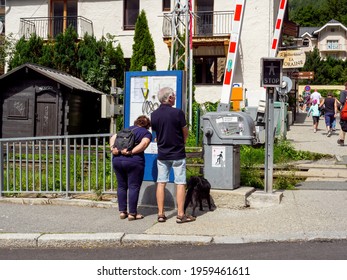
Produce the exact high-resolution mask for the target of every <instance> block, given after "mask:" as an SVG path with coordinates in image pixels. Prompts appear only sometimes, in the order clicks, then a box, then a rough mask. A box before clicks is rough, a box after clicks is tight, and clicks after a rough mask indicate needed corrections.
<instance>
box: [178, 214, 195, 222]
mask: <svg viewBox="0 0 347 280" xmlns="http://www.w3.org/2000/svg"><path fill="white" fill-rule="evenodd" d="M195 220H196V219H195V217H193V216H187V215H183V216H177V217H176V223H178V224H183V223H189V222H194V221H195Z"/></svg>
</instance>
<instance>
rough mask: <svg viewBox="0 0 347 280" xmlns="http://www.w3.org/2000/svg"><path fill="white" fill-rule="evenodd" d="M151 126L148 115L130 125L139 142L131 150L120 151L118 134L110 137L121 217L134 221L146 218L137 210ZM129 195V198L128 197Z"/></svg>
mask: <svg viewBox="0 0 347 280" xmlns="http://www.w3.org/2000/svg"><path fill="white" fill-rule="evenodd" d="M150 126H151V121H150V120H149V118H148V117H146V116H139V117H138V118H137V119H136V120H135V122H134V125H133V126H130V127H129V129H131V130H132V132H133V133H134V136H135V143H138V144H137V145H136V146H135V147H134V148H133V149H132V150H131V151H128V150H127V149H124V150H121V151H119V150H118V149H117V148H116V147H114V143H115V140H116V136H117V135H116V134H115V135H113V136H112V137H111V139H110V148H111V152H112V154H113V158H112V165H113V169H114V171H115V173H116V177H117V182H118V186H117V197H118V209H119V218H120V219H126V218H128V220H129V221H134V220H139V219H143V218H144V216H143V215H141V214H139V213H138V212H137V204H138V200H139V194H140V188H141V185H142V181H143V176H144V172H145V154H144V151H145V149H146V148H147V147H148V145H149V144H150V142H151V140H152V134H151V133H150V132H149V131H148V129H149V127H150ZM128 197H129V199H127V198H128ZM128 206H129V208H128ZM128 210H129V212H128Z"/></svg>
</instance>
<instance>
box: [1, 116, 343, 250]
mask: <svg viewBox="0 0 347 280" xmlns="http://www.w3.org/2000/svg"><path fill="white" fill-rule="evenodd" d="M304 116H305V115H304V114H299V115H298V118H297V123H295V124H294V125H292V126H291V129H290V130H289V131H288V134H287V138H288V139H289V140H290V141H292V142H293V144H294V146H295V147H296V149H300V150H308V151H314V152H319V153H324V154H330V155H333V156H338V157H340V158H341V159H343V157H344V156H345V155H346V154H347V146H346V147H341V146H338V145H337V143H336V140H337V133H335V134H333V135H332V136H331V137H330V138H328V137H326V135H325V133H326V132H325V130H324V123H323V121H322V120H321V123H320V125H319V128H320V130H319V131H318V132H317V133H313V129H312V126H311V124H310V122H311V120H310V119H307V118H304ZM338 128H339V125H338ZM339 163H340V167H341V160H336V159H335V158H334V157H332V158H331V159H330V160H328V161H326V160H323V161H320V162H319V163H317V164H320V165H323V166H324V165H327V166H328V165H331V164H333V165H334V164H339ZM342 167H343V166H342ZM305 183H306V182H303V183H302V186H303V187H300V186H299V187H298V190H286V191H284V192H283V198H282V201H281V203H277V204H264V205H259V204H255V205H252V204H251V206H250V207H248V208H239V209H231V208H226V207H225V208H224V207H220V208H217V209H216V210H215V211H212V212H207V211H206V212H199V211H198V217H197V220H196V221H195V222H193V223H186V224H176V222H175V213H176V212H175V211H174V210H173V209H168V210H167V215H168V217H169V219H168V221H167V222H166V223H157V221H156V208H154V207H142V208H141V209H140V210H141V213H143V214H144V215H145V218H144V219H143V220H138V221H132V222H129V221H127V220H120V219H119V218H118V211H117V205H116V204H115V203H111V202H95V201H83V200H73V199H71V200H66V199H52V200H50V199H45V198H43V199H20V198H16V199H14V198H11V199H5V198H0V205H1V206H0V207H1V212H0V247H74V246H84V247H98V246H119V245H125V244H131V245H134V244H137V243H141V244H144V243H145V244H147V243H148V244H150V243H153V244H160V243H190V244H210V243H219V244H223V243H249V242H267V241H294V240H300V241H307V240H315V239H319V240H331V239H346V238H347V215H346V213H347V203H346V201H347V191H345V187H346V181H340V182H336V181H334V180H332V177H327V179H326V180H321V181H319V182H313V186H314V187H313V188H311V189H305V188H304V186H305ZM311 183H312V182H311ZM306 184H307V183H306ZM339 184H340V185H341V186H342V187H341V188H337V187H336V188H332V187H334V186H339ZM343 186H344V187H343Z"/></svg>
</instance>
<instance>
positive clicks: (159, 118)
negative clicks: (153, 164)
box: [151, 87, 195, 223]
mask: <svg viewBox="0 0 347 280" xmlns="http://www.w3.org/2000/svg"><path fill="white" fill-rule="evenodd" d="M158 99H159V102H160V107H159V108H158V109H157V110H155V111H154V112H153V113H152V114H151V123H152V130H153V131H155V132H156V135H157V136H156V138H157V144H158V159H157V166H158V178H157V193H156V196H157V204H158V222H165V221H166V219H167V218H166V216H165V212H164V198H165V187H166V184H167V182H168V181H169V174H170V170H171V168H172V169H173V171H174V177H175V180H174V182H175V184H176V187H177V193H176V200H177V219H176V222H177V223H185V222H192V221H194V220H195V218H194V217H191V216H187V215H185V213H184V200H185V195H186V153H185V143H186V140H187V138H188V127H187V122H186V119H185V116H184V113H183V111H182V110H180V109H177V108H174V107H173V106H174V105H175V101H176V95H175V92H174V91H173V89H171V88H169V87H165V88H162V89H161V90H160V91H159V92H158Z"/></svg>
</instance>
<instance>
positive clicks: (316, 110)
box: [307, 99, 320, 133]
mask: <svg viewBox="0 0 347 280" xmlns="http://www.w3.org/2000/svg"><path fill="white" fill-rule="evenodd" d="M311 113H312V120H313V132H314V133H316V132H317V130H318V124H319V117H320V111H319V107H318V103H317V99H313V101H312V105H311V107H310V109H309V110H308V112H307V116H308V117H309V116H310V114H311Z"/></svg>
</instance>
